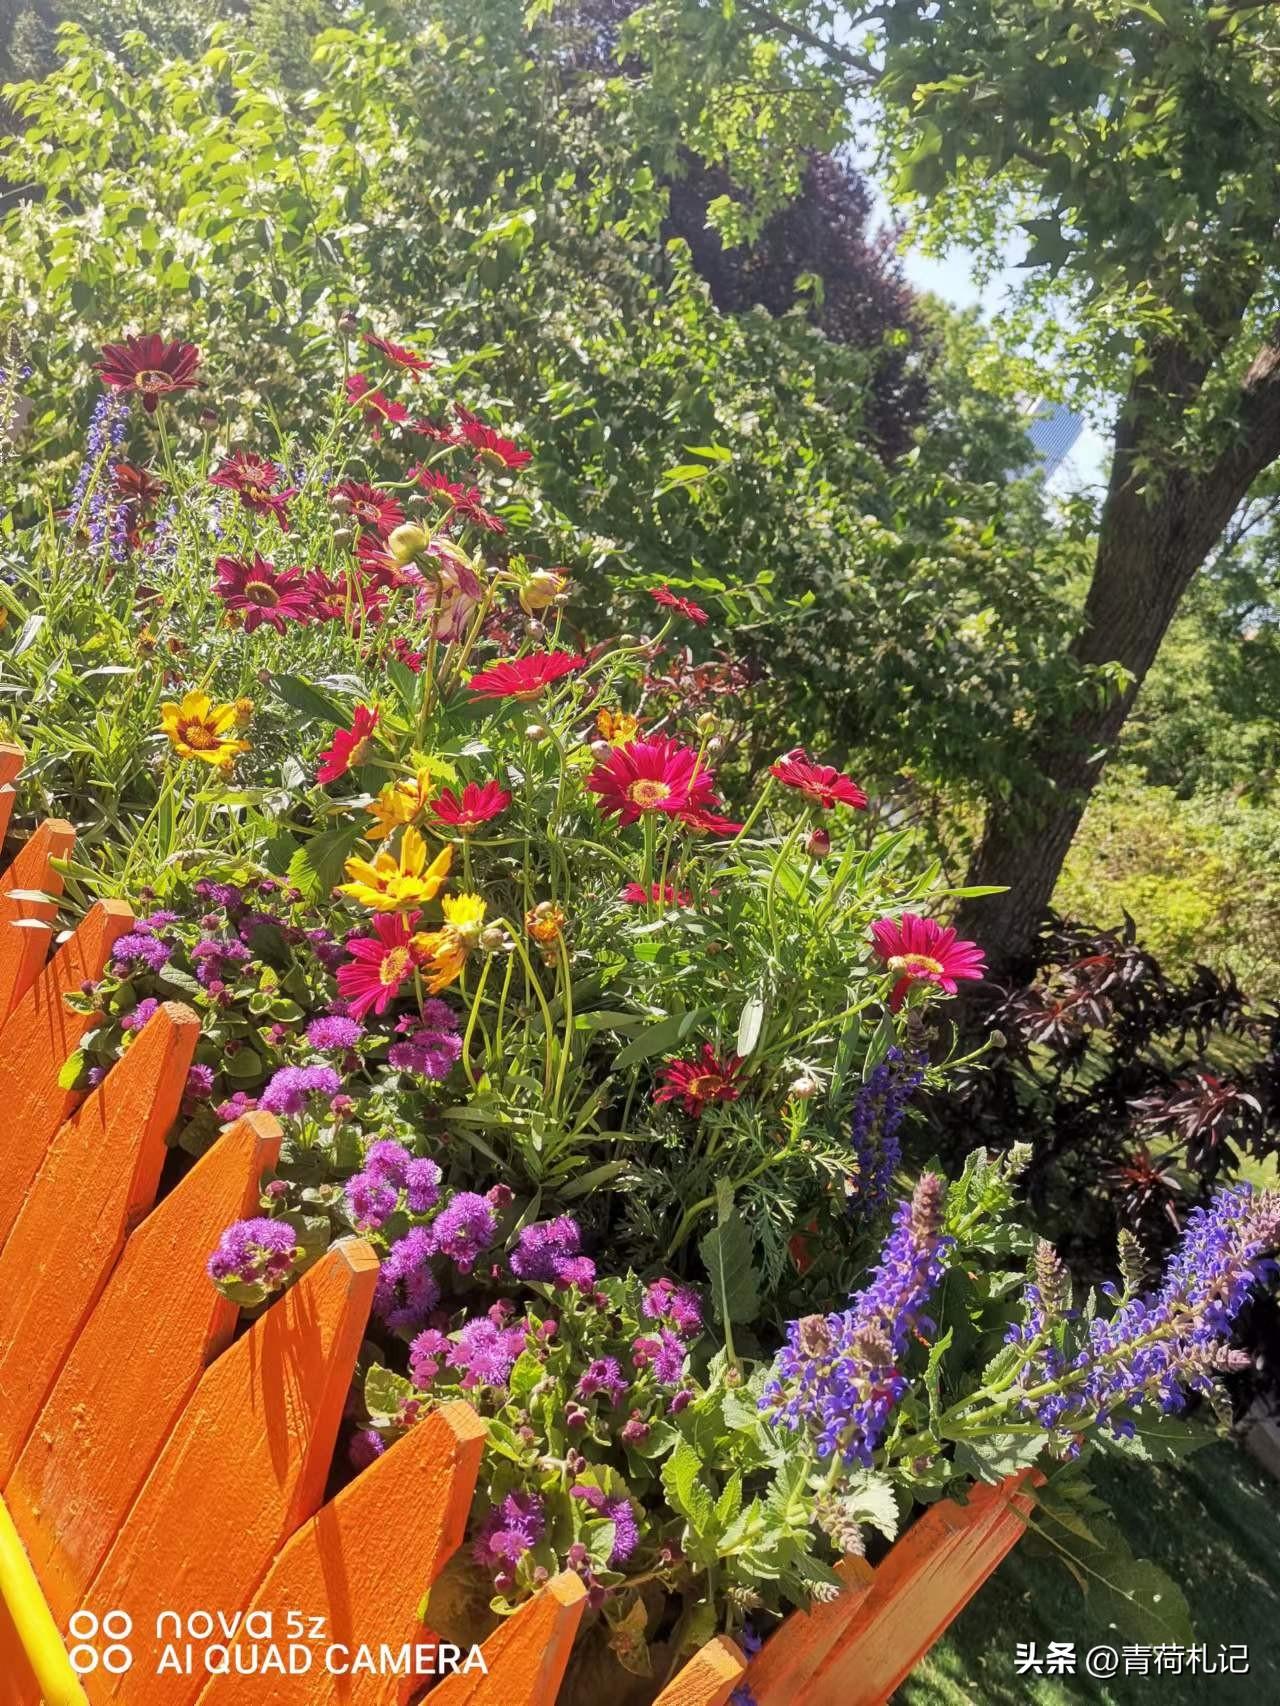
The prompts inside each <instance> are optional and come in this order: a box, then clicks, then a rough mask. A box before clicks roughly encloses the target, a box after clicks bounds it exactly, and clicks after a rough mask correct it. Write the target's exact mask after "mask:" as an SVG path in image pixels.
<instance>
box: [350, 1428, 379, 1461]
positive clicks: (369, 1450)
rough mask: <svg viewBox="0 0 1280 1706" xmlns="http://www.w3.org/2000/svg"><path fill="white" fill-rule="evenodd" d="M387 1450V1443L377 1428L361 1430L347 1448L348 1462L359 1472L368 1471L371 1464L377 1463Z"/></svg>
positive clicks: (353, 1436)
mask: <svg viewBox="0 0 1280 1706" xmlns="http://www.w3.org/2000/svg"><path fill="white" fill-rule="evenodd" d="M386 1449H387V1442H386V1440H384V1439H383V1437H382V1435H381V1434H380V1433H379V1432H378V1430H377V1428H361V1429H360V1431H359V1433H356V1434H353V1435H352V1436H351V1443H350V1444H349V1445H348V1446H347V1461H348V1463H350V1465H351V1467H352V1468H353V1469H355V1470H357V1471H359V1470H361V1469H367V1468H368V1467H369V1465H370V1464H371V1463H376V1462H377V1460H378V1459H379V1458H380V1457H381V1456H382V1454H383V1452H384V1451H385V1450H386Z"/></svg>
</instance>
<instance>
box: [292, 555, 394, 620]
mask: <svg viewBox="0 0 1280 1706" xmlns="http://www.w3.org/2000/svg"><path fill="white" fill-rule="evenodd" d="M306 582H307V591H308V592H309V593H310V595H311V600H312V606H313V609H314V612H315V619H316V621H317V622H343V623H345V624H346V626H347V627H348V628H350V629H351V630H352V632H353V633H359V632H360V631H361V629H362V628H363V627H364V625H365V623H366V622H368V623H369V624H370V625H371V626H374V627H376V626H377V624H378V623H379V622H381V621H382V618H383V616H384V615H385V614H386V602H387V594H386V591H385V589H384V588H383V587H380V586H377V585H375V584H373V583H371V582H368V581H365V580H363V579H362V578H361V577H360V576H359V575H353V574H341V575H338V576H336V577H335V576H333V575H327V574H326V573H325V572H324V570H323V569H308V571H307V575H306Z"/></svg>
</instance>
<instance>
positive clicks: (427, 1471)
mask: <svg viewBox="0 0 1280 1706" xmlns="http://www.w3.org/2000/svg"><path fill="white" fill-rule="evenodd" d="M486 1432H487V1430H486V1428H485V1424H484V1423H483V1422H482V1421H481V1420H480V1418H479V1416H478V1415H477V1414H476V1412H475V1411H474V1410H473V1409H472V1408H471V1406H470V1405H469V1404H445V1405H442V1406H441V1408H440V1409H439V1410H436V1411H434V1412H433V1413H432V1414H431V1415H430V1416H428V1417H427V1418H426V1420H425V1421H423V1422H420V1423H419V1424H418V1426H417V1427H415V1428H412V1429H411V1430H410V1431H409V1433H407V1434H406V1435H405V1437H404V1438H403V1439H401V1440H399V1441H397V1443H396V1444H395V1445H393V1446H392V1447H391V1449H390V1451H388V1452H386V1453H385V1454H384V1455H383V1456H382V1457H380V1458H378V1459H377V1461H376V1462H375V1463H373V1464H372V1465H371V1466H370V1467H369V1468H368V1469H366V1470H364V1472H363V1473H362V1474H360V1475H357V1476H356V1478H355V1480H354V1481H352V1482H350V1483H349V1485H348V1486H346V1487H344V1488H343V1490H342V1492H340V1493H339V1494H338V1496H337V1498H336V1499H333V1500H332V1501H331V1502H330V1503H329V1504H327V1505H325V1506H324V1507H323V1509H322V1510H321V1511H320V1512H319V1513H318V1514H317V1515H316V1516H314V1517H313V1518H312V1519H311V1521H310V1522H309V1523H307V1525H306V1526H305V1527H304V1528H301V1529H299V1531H298V1532H297V1534H295V1535H294V1537H293V1539H292V1540H291V1541H290V1542H289V1544H288V1545H287V1546H286V1547H285V1549H284V1551H283V1552H282V1553H281V1555H280V1557H279V1558H277V1560H276V1562H275V1563H274V1564H273V1565H272V1566H271V1569H270V1571H269V1572H268V1574H267V1579H266V1580H265V1581H264V1582H263V1584H262V1586H261V1587H260V1588H259V1590H258V1592H257V1593H256V1594H255V1595H254V1596H253V1604H252V1606H251V1608H250V1609H251V1611H261V1612H265V1613H267V1614H268V1615H269V1616H270V1617H271V1620H272V1627H273V1628H274V1629H275V1630H276V1631H277V1639H279V1640H284V1639H285V1636H284V1633H283V1632H284V1631H285V1630H286V1628H287V1626H288V1614H289V1613H290V1612H298V1613H300V1614H301V1615H302V1616H303V1617H304V1618H308V1619H309V1618H311V1617H323V1618H324V1619H325V1632H324V1645H325V1646H328V1645H330V1644H340V1645H342V1646H343V1647H345V1648H346V1649H347V1653H348V1654H351V1653H353V1652H355V1650H356V1649H357V1648H358V1647H360V1646H361V1645H364V1644H367V1645H369V1646H370V1647H371V1648H372V1649H373V1651H374V1652H375V1653H376V1652H377V1651H378V1648H379V1646H380V1645H381V1643H383V1642H386V1643H388V1644H389V1645H390V1646H391V1647H392V1648H394V1649H395V1650H396V1651H397V1652H398V1651H399V1650H400V1649H401V1648H402V1647H403V1646H404V1645H405V1644H406V1643H408V1644H409V1645H410V1646H413V1645H417V1644H424V1645H425V1644H426V1641H427V1637H426V1634H425V1632H424V1630H423V1627H422V1624H421V1623H420V1622H419V1621H418V1618H417V1616H416V1610H417V1606H418V1604H419V1602H420V1601H421V1599H422V1595H423V1593H424V1592H425V1590H426V1589H427V1587H428V1586H429V1585H430V1583H431V1582H433V1581H434V1580H435V1578H436V1576H437V1575H439V1573H440V1571H441V1570H442V1569H443V1568H444V1565H445V1563H446V1562H447V1560H448V1558H449V1556H450V1554H451V1553H452V1552H454V1551H455V1550H456V1549H457V1547H458V1546H459V1545H460V1544H461V1542H462V1537H463V1535H464V1534H465V1532H466V1527H467V1516H468V1513H469V1511H470V1509H471V1495H472V1492H473V1490H474V1487H475V1479H476V1474H477V1472H478V1470H479V1468H480V1455H481V1452H482V1451H483V1449H484V1441H485V1435H486ZM304 1639H305V1636H304ZM312 1652H313V1663H312V1666H311V1669H310V1670H309V1671H308V1672H306V1673H303V1674H299V1675H297V1676H292V1677H287V1676H282V1677H276V1676H234V1675H227V1676H221V1677H216V1678H215V1679H214V1680H213V1681H212V1682H210V1683H209V1684H208V1686H207V1687H206V1688H205V1691H204V1693H203V1694H202V1695H201V1696H200V1702H199V1706H324V1703H330V1702H332V1703H334V1706H337V1703H339V1702H340V1703H341V1706H390V1703H391V1702H392V1701H393V1700H396V1699H399V1700H404V1699H407V1697H408V1696H409V1694H411V1693H412V1692H413V1691H414V1689H415V1687H417V1686H419V1685H420V1684H421V1682H422V1681H423V1677H424V1676H428V1675H434V1674H435V1673H434V1669H433V1670H431V1671H426V1672H424V1673H423V1676H418V1677H416V1678H415V1676H414V1675H413V1674H410V1675H408V1676H406V1677H404V1678H402V1679H393V1678H390V1677H387V1676H385V1675H376V1674H371V1673H369V1672H364V1673H362V1674H359V1675H354V1676H342V1675H339V1674H335V1673H334V1672H332V1671H330V1670H329V1669H328V1668H327V1667H326V1666H324V1665H323V1664H322V1663H320V1657H321V1654H320V1650H318V1649H317V1648H313V1649H312ZM344 1662H348V1661H344ZM410 1669H411V1671H412V1665H411V1666H410Z"/></svg>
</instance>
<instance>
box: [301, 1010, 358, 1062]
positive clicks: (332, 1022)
mask: <svg viewBox="0 0 1280 1706" xmlns="http://www.w3.org/2000/svg"><path fill="white" fill-rule="evenodd" d="M363 1035H364V1026H363V1025H361V1024H360V1023H359V1022H358V1021H357V1020H355V1019H348V1018H346V1017H345V1016H344V1015H343V1014H341V1013H328V1014H324V1015H322V1016H321V1017H320V1018H319V1019H313V1020H312V1021H311V1023H310V1024H309V1025H308V1026H307V1041H308V1042H309V1043H310V1044H311V1046H312V1048H317V1049H319V1050H320V1052H321V1053H322V1054H328V1053H330V1052H336V1051H338V1050H342V1049H349V1048H354V1047H355V1046H356V1044H357V1043H358V1042H359V1041H360V1039H361V1037H362V1036H363Z"/></svg>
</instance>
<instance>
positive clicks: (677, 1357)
mask: <svg viewBox="0 0 1280 1706" xmlns="http://www.w3.org/2000/svg"><path fill="white" fill-rule="evenodd" d="M687 1354H688V1351H687V1347H686V1345H685V1342H684V1340H683V1339H681V1338H680V1337H679V1336H678V1335H677V1334H675V1333H673V1332H672V1331H671V1329H670V1328H669V1327H663V1328H662V1329H661V1331H660V1332H659V1334H658V1337H657V1338H656V1339H653V1338H642V1339H637V1340H636V1341H635V1343H634V1344H633V1345H632V1347H631V1360H632V1361H633V1362H634V1363H635V1365H636V1367H637V1368H652V1370H653V1378H654V1379H655V1380H656V1381H657V1382H658V1385H659V1386H679V1384H680V1381H681V1379H682V1378H683V1376H684V1359H685V1357H686V1355H687Z"/></svg>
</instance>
